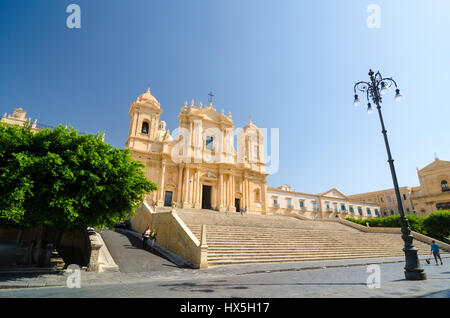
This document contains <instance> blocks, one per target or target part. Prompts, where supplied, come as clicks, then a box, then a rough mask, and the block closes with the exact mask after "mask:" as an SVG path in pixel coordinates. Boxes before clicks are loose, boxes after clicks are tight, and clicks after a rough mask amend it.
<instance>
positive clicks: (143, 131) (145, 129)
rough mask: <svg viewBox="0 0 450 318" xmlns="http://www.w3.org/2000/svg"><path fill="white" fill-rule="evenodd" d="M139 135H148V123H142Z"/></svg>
mask: <svg viewBox="0 0 450 318" xmlns="http://www.w3.org/2000/svg"><path fill="white" fill-rule="evenodd" d="M141 133H143V134H148V123H147V122H146V121H144V122H143V123H142V130H141Z"/></svg>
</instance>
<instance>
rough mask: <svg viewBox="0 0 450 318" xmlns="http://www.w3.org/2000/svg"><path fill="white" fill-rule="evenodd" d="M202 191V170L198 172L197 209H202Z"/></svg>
mask: <svg viewBox="0 0 450 318" xmlns="http://www.w3.org/2000/svg"><path fill="white" fill-rule="evenodd" d="M200 191H202V186H201V184H200V170H197V194H196V198H195V208H196V209H200V208H201V204H200Z"/></svg>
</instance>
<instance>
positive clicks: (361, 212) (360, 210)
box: [358, 207, 363, 215]
mask: <svg viewBox="0 0 450 318" xmlns="http://www.w3.org/2000/svg"><path fill="white" fill-rule="evenodd" d="M358 213H359V215H362V214H363V211H362V209H361V207H358Z"/></svg>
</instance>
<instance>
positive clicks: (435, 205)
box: [349, 158, 450, 216]
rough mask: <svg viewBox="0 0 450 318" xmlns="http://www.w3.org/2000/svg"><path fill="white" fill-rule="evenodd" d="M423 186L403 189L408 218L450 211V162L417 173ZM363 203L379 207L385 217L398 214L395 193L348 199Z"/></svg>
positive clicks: (379, 193)
mask: <svg viewBox="0 0 450 318" xmlns="http://www.w3.org/2000/svg"><path fill="white" fill-rule="evenodd" d="M417 175H418V177H419V182H420V186H418V187H402V188H400V193H401V199H402V202H403V209H404V210H405V213H406V214H417V215H420V216H425V215H428V214H430V213H431V212H434V211H436V210H439V209H442V210H450V187H449V183H450V161H443V160H439V159H438V158H436V159H435V160H434V162H432V163H430V164H429V165H427V166H426V167H425V168H423V169H421V170H419V169H417ZM349 198H350V199H352V200H356V201H359V202H361V203H373V204H377V205H379V206H380V209H381V213H382V215H383V216H388V215H394V214H398V213H399V211H398V201H397V198H396V196H395V192H394V189H388V190H381V191H375V192H369V193H361V194H355V195H351V196H349Z"/></svg>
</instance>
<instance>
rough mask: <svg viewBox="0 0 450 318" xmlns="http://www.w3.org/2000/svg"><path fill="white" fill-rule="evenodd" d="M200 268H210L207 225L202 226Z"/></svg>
mask: <svg viewBox="0 0 450 318" xmlns="http://www.w3.org/2000/svg"><path fill="white" fill-rule="evenodd" d="M199 249H200V253H199V254H200V255H199V257H200V262H199V264H200V268H208V245H207V243H206V225H205V224H203V225H202V234H201V240H200V247H199Z"/></svg>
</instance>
